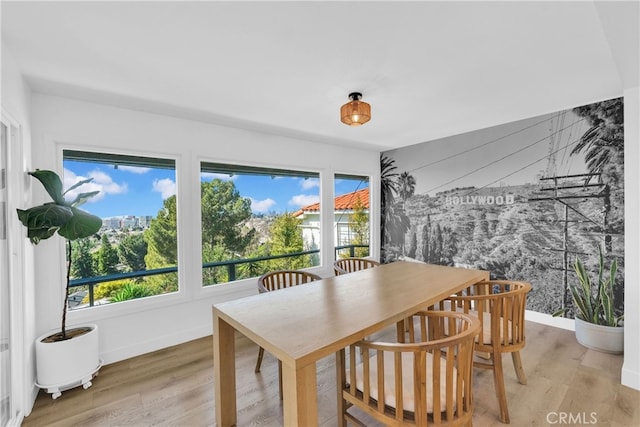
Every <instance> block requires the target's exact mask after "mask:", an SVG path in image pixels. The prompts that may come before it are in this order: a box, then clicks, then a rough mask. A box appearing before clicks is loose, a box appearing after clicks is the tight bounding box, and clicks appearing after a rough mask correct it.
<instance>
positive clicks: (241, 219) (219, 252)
mask: <svg viewBox="0 0 640 427" xmlns="http://www.w3.org/2000/svg"><path fill="white" fill-rule="evenodd" d="M319 178H320V175H319V174H318V173H314V172H305V171H292V170H284V169H269V168H257V167H249V166H240V165H228V164H219V163H207V162H203V163H201V168H200V186H201V212H202V261H203V271H202V277H203V286H210V285H216V284H220V283H227V282H233V281H235V280H240V279H246V278H250V277H258V276H260V275H262V274H263V273H265V272H267V271H272V270H280V269H293V270H298V269H303V268H308V267H313V266H317V265H319V263H320V261H319V260H320V257H319V251H320V179H319Z"/></svg>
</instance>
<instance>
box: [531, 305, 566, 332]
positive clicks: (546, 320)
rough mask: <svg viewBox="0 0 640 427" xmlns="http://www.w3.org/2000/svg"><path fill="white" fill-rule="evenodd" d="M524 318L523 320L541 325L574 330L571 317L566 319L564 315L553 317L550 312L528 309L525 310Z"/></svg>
mask: <svg viewBox="0 0 640 427" xmlns="http://www.w3.org/2000/svg"><path fill="white" fill-rule="evenodd" d="M524 318H525V320H530V321H532V322H536V323H541V324H543V325H547V326H553V327H556V328H560V329H566V330H568V331H575V322H574V320H573V319H566V318H564V317H553V316H552V315H550V314H544V313H539V312H537V311H529V310H525V312H524Z"/></svg>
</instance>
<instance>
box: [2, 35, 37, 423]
mask: <svg viewBox="0 0 640 427" xmlns="http://www.w3.org/2000/svg"><path fill="white" fill-rule="evenodd" d="M1 74H2V83H1V85H0V88H1V89H2V95H1V96H0V99H1V100H2V119H3V120H9V121H10V122H11V124H12V126H16V129H17V132H16V139H15V140H12V141H10V144H9V153H8V154H9V156H8V157H9V159H8V160H9V162H10V163H9V164H8V170H7V172H8V177H9V179H8V182H9V190H11V191H12V193H11V194H10V199H9V211H10V212H9V214H10V215H11V213H12V212H13V210H14V209H15V207H17V206H18V205H21V204H22V203H26V202H27V201H28V199H29V185H28V181H27V178H28V176H27V175H26V174H25V173H24V171H26V170H28V169H30V163H29V162H30V157H31V148H30V147H31V118H30V101H31V91H30V89H29V87H28V85H27V84H26V83H25V81H24V79H23V77H22V75H21V73H20V70H19V69H18V67H17V66H16V63H15V61H14V59H13V56H12V54H11V52H9V51H8V50H7V49H6V47H5V45H4V43H2V73H1ZM8 220H9V225H10V226H13V224H18V223H17V218H16V217H12V216H10V217H9V218H8ZM12 221H13V223H12ZM16 231H17V230H13V229H11V230H10V235H9V240H10V242H9V243H10V249H11V261H10V262H11V267H12V271H11V291H12V302H17V301H18V304H14V305H13V306H12V309H13V310H14V311H13V312H12V322H13V324H12V327H14V328H16V327H17V328H18V329H14V330H13V331H12V335H13V337H12V339H13V340H14V346H13V349H12V353H13V363H14V366H13V369H12V374H13V375H14V377H13V379H14V380H15V383H14V386H15V389H14V391H15V393H16V394H17V395H14V396H13V397H14V405H15V407H14V410H15V411H16V413H17V416H18V418H19V419H20V418H21V417H22V416H24V415H28V414H29V412H31V405H32V402H33V400H34V399H35V396H36V394H37V392H38V389H37V388H36V387H35V385H34V383H35V359H34V350H33V348H34V346H33V341H34V339H35V336H36V335H35V310H34V280H33V275H34V268H33V248H32V247H31V245H30V244H28V241H27V240H26V239H21V238H20V237H18V236H22V235H24V234H18V233H15V232H16ZM20 231H22V230H20Z"/></svg>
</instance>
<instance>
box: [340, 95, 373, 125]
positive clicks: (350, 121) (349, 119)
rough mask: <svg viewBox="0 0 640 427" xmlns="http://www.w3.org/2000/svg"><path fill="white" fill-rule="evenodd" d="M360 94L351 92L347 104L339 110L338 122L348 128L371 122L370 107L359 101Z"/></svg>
mask: <svg viewBox="0 0 640 427" xmlns="http://www.w3.org/2000/svg"><path fill="white" fill-rule="evenodd" d="M360 98H362V94H361V93H360V92H351V93H350V94H349V99H351V101H349V102H347V103H346V104H344V105H343V106H342V107H341V108H340V121H341V122H342V123H344V124H345V125H349V126H360V125H363V124H365V123H367V122H368V121H369V120H371V105H369V104H367V103H366V102H363V101H360Z"/></svg>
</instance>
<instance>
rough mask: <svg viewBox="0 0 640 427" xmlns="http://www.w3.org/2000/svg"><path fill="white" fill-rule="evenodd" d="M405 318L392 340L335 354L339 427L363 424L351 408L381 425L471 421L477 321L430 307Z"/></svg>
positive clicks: (361, 343) (364, 342)
mask: <svg viewBox="0 0 640 427" xmlns="http://www.w3.org/2000/svg"><path fill="white" fill-rule="evenodd" d="M410 319H411V321H409V322H408V323H407V324H408V325H409V327H408V332H405V323H404V322H403V321H400V322H398V324H397V326H396V329H397V331H396V332H397V338H396V340H395V342H386V341H369V340H361V341H359V342H357V343H355V344H352V345H350V346H349V347H348V349H342V350H340V351H338V353H337V354H336V371H337V385H338V425H339V426H341V427H345V426H346V425H347V422H348V421H351V422H353V423H355V424H357V425H360V426H364V425H366V424H365V423H364V422H363V421H362V420H360V419H358V418H357V415H358V412H355V413H354V410H353V409H352V408H354V407H355V408H358V409H360V410H361V412H360V414H362V412H364V413H365V414H366V415H367V416H368V417H371V418H374V419H375V420H376V421H378V422H380V423H382V424H384V425H394V426H398V425H406V424H410V425H416V426H426V425H434V426H437V425H446V426H461V425H471V417H472V414H473V399H472V391H473V387H472V381H473V352H474V342H475V340H476V337H477V336H478V333H479V332H480V321H479V320H478V318H476V317H475V316H472V315H469V314H465V313H457V312H453V311H434V310H425V311H420V312H418V313H416V314H414V315H412V316H411V318H410ZM347 350H348V351H347ZM347 353H348V356H347ZM347 359H348V360H347ZM360 416H361V415H360ZM361 418H362V416H361Z"/></svg>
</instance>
